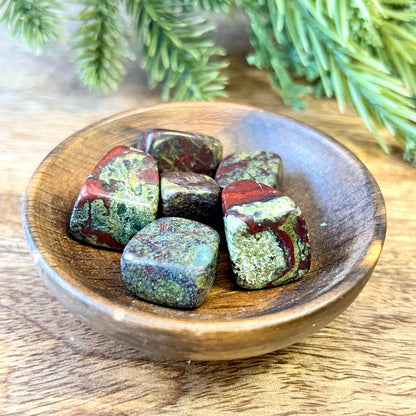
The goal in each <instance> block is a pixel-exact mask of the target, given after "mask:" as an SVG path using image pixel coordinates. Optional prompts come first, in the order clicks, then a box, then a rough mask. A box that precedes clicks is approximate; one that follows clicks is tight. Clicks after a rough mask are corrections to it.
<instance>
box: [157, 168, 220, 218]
mask: <svg viewBox="0 0 416 416" xmlns="http://www.w3.org/2000/svg"><path fill="white" fill-rule="evenodd" d="M160 196H161V203H162V214H163V215H164V216H166V217H183V218H189V219H191V220H195V221H200V222H203V223H206V224H210V225H214V224H215V223H216V222H219V221H220V220H221V221H222V218H221V215H220V213H221V209H220V198H219V197H220V187H219V186H218V184H217V182H215V181H214V179H212V178H211V177H210V176H208V175H202V174H200V173H193V172H165V173H162V174H161V177H160Z"/></svg>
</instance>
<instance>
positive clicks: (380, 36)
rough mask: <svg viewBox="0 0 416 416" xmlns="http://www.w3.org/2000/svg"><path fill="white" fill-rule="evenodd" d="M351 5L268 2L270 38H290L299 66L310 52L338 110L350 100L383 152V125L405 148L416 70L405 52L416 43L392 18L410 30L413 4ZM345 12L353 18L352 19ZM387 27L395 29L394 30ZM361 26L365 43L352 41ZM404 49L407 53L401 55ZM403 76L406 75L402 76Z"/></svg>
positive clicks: (415, 132)
mask: <svg viewBox="0 0 416 416" xmlns="http://www.w3.org/2000/svg"><path fill="white" fill-rule="evenodd" d="M283 3H284V6H282V4H283ZM352 3H353V5H352V6H351V5H350V4H351V3H349V2H347V1H346V0H327V1H326V2H323V1H321V2H316V1H311V0H293V1H289V0H287V1H283V0H269V1H268V8H269V14H270V18H271V21H272V24H273V31H274V38H275V39H276V41H277V43H279V41H281V39H285V38H289V40H290V43H291V45H293V46H292V51H296V54H297V56H298V60H299V62H302V63H303V64H304V65H307V63H308V61H309V59H310V53H311V52H312V53H313V56H314V58H315V59H314V64H316V65H317V68H318V72H319V79H320V81H321V82H322V86H323V89H324V91H325V94H326V95H327V96H328V97H331V96H333V95H335V97H336V98H337V100H338V103H339V106H340V110H341V111H343V110H344V107H345V103H346V102H348V103H350V104H351V105H352V106H353V107H354V108H355V110H356V111H357V112H358V114H359V115H360V116H361V117H362V118H363V120H364V122H365V123H366V125H367V127H368V129H369V130H370V131H371V132H372V133H373V134H374V136H375V137H376V139H377V140H378V142H379V143H380V145H381V146H382V148H383V149H384V150H385V151H388V148H387V146H386V144H385V142H384V140H383V139H382V137H381V135H380V130H382V129H384V128H387V129H388V130H389V131H390V132H391V134H393V135H394V136H395V137H396V138H397V139H398V141H399V143H401V144H402V145H403V146H406V142H407V141H410V143H413V138H414V137H416V127H415V122H416V108H415V101H414V95H413V93H414V90H413V87H412V85H415V84H414V82H415V74H416V72H415V71H414V67H413V62H412V60H413V59H414V58H413V56H416V55H413V56H411V55H410V53H413V50H414V48H415V45H414V44H413V45H412V46H411V45H410V44H408V42H407V41H409V42H410V40H411V39H412V38H413V39H415V40H416V34H415V36H414V35H413V32H412V31H411V30H410V27H409V28H408V29H409V32H404V31H403V30H399V28H400V25H399V22H395V23H393V22H392V20H393V19H397V18H399V17H400V18H401V19H404V21H402V22H400V23H401V24H403V23H404V22H408V24H409V25H410V26H411V27H413V31H414V24H415V20H414V6H410V7H408V6H407V4H408V3H407V2H405V3H406V5H401V4H400V3H403V2H400V1H396V2H394V5H391V4H388V5H386V4H384V5H383V4H381V2H377V0H373V2H372V3H371V4H372V8H370V7H371V6H367V3H366V2H363V1H361V0H353V1H352ZM385 3H391V2H389V1H387V2H385ZM347 5H349V6H348V8H347ZM347 10H348V11H349V12H350V13H356V14H357V16H356V17H355V18H352V17H351V16H349V15H348V12H347ZM406 12H408V13H406ZM386 16H390V17H386ZM386 19H387V22H388V24H387V27H384V24H385V23H386ZM412 25H413V26H412ZM392 27H395V28H396V30H395V31H393V32H391V30H392ZM360 30H361V31H362V30H367V31H370V34H369V36H365V37H364V38H365V39H366V42H357V39H358V40H362V39H363V36H362V35H361V36H359V35H358V33H360ZM406 37H407V39H406ZM407 47H408V48H409V52H410V53H406V52H407V51H406V48H407ZM392 54H397V55H398V56H401V57H402V58H403V59H402V61H398V60H392V59H391V58H390V59H388V58H389V56H391V55H392ZM403 62H405V63H403ZM400 65H401V66H400ZM412 71H413V72H412ZM403 74H406V76H407V78H405V77H401V75H403ZM282 87H283V88H284V85H282ZM412 149H413V147H408V148H407V152H406V158H408V159H409V160H410V161H412V162H413V163H415V162H416V158H415V155H414V154H412Z"/></svg>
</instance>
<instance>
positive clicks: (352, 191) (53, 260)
mask: <svg viewBox="0 0 416 416" xmlns="http://www.w3.org/2000/svg"><path fill="white" fill-rule="evenodd" d="M150 127H161V128H169V129H174V130H185V131H192V132H197V133H203V134H209V135H212V136H215V137H217V138H219V139H220V140H221V141H222V142H223V145H224V155H228V154H230V153H232V152H235V151H241V150H255V149H257V150H271V151H274V152H276V153H278V154H280V155H281V157H282V160H283V164H284V169H285V178H284V185H283V191H284V192H285V193H286V194H288V195H289V196H291V197H292V198H293V199H294V200H295V201H296V202H297V203H298V205H299V206H300V207H301V209H302V211H303V213H304V215H305V218H306V221H307V223H308V226H309V231H310V238H311V248H312V266H311V270H310V272H309V273H308V274H307V275H306V276H305V277H304V278H302V279H301V280H300V281H298V282H295V283H291V284H288V285H285V286H282V287H278V288H273V289H265V290H259V291H246V290H242V289H239V288H238V287H236V286H235V283H234V279H233V275H232V271H231V268H230V264H229V260H228V257H227V251H226V250H225V249H224V248H223V249H222V251H221V255H220V262H219V265H218V273H217V279H216V281H215V283H214V287H213V289H212V291H211V293H210V294H209V296H208V299H207V300H206V302H205V303H204V304H203V305H202V306H200V307H199V308H198V309H196V310H193V311H184V310H175V309H170V308H166V307H163V306H158V305H154V304H151V303H147V302H145V301H141V300H139V299H137V298H135V297H134V296H133V295H132V294H131V293H130V292H129V291H128V290H127V289H126V288H125V286H124V284H123V281H122V277H121V274H120V265H119V262H120V253H116V252H112V251H108V250H103V249H97V248H93V247H89V246H86V245H83V244H80V243H78V242H77V241H74V240H73V239H72V238H71V237H70V236H69V234H68V222H69V216H70V213H71V211H72V207H73V204H74V201H75V198H76V197H77V195H78V192H79V190H80V188H81V186H82V184H83V182H84V180H85V178H86V177H87V175H88V174H89V173H90V172H91V170H92V169H93V168H94V166H95V165H96V163H97V162H98V161H99V160H100V159H101V157H102V156H103V155H104V154H105V153H107V151H108V150H110V149H111V148H112V147H113V146H116V145H120V144H127V145H135V143H136V140H137V136H138V130H139V129H142V128H150ZM23 216H24V228H25V232H26V236H27V239H28V241H29V244H30V247H31V250H32V253H33V257H34V260H35V262H36V264H37V266H38V267H39V270H40V273H41V275H42V277H43V279H44V281H45V283H46V285H47V286H48V288H49V289H50V290H51V292H52V293H53V294H54V295H55V296H56V298H57V299H58V300H59V301H60V302H61V303H62V304H63V305H64V306H65V307H66V308H67V309H69V310H70V311H71V312H73V313H74V314H76V315H78V316H79V317H81V318H82V319H83V320H84V321H85V322H86V323H87V324H88V325H89V326H90V327H92V328H94V329H95V330H97V331H98V332H101V333H103V334H105V335H108V336H110V337H112V338H114V339H116V340H118V341H120V342H123V343H126V344H129V345H131V346H133V347H136V348H138V349H141V350H143V351H145V352H147V353H150V354H151V355H152V356H155V355H156V356H158V357H165V358H169V359H186V360H223V359H235V358H243V357H250V356H254V355H260V354H264V353H267V352H270V351H274V350H277V349H279V348H283V347H286V346H288V345H290V344H292V343H295V342H297V341H299V340H301V339H302V338H304V337H306V336H308V335H310V334H312V333H313V332H314V331H316V330H318V329H319V328H321V327H322V326H324V325H326V324H327V323H328V322H330V321H331V320H332V319H334V318H335V317H336V316H337V315H339V314H340V313H341V312H342V311H344V310H345V309H346V308H347V307H348V306H349V305H350V304H351V302H352V301H353V300H354V299H355V297H356V296H357V295H358V294H359V292H360V291H361V290H362V288H363V287H364V285H365V283H366V282H367V280H368V278H369V276H370V274H371V272H372V271H373V269H374V266H375V264H376V262H377V259H378V257H379V255H380V252H381V249H382V245H383V241H384V237H385V229H386V217H385V206H384V201H383V197H382V195H381V193H380V190H379V188H378V186H377V184H376V182H375V180H374V179H373V177H372V176H371V174H370V173H369V171H368V170H367V169H366V167H365V166H364V165H363V164H362V163H361V162H360V161H359V160H358V159H357V158H356V157H355V156H354V155H353V154H352V153H351V152H350V151H348V150H347V149H346V148H344V147H343V146H342V145H340V144H339V143H337V142H336V141H335V140H334V139H332V138H330V137H328V136H327V135H325V134H323V133H322V132H320V131H317V130H315V129H312V128H310V127H308V126H305V125H303V124H300V123H297V122H295V121H293V120H290V119H287V118H284V117H281V116H278V115H275V114H270V113H267V112H264V111H261V110H259V109H255V108H251V107H245V106H241V105H235V104H227V103H207V102H199V103H172V104H163V105H157V106H153V107H149V108H139V109H136V110H132V111H128V112H125V113H121V114H117V115H115V116H113V117H110V118H107V119H105V120H103V121H101V122H98V123H96V124H94V125H92V126H89V127H86V128H85V129H83V130H81V131H79V132H77V133H75V134H74V135H72V136H71V137H69V138H68V139H66V140H65V141H64V142H62V143H61V144H60V145H59V146H58V147H56V148H55V149H54V150H53V151H52V152H51V153H50V154H49V156H47V157H46V159H45V160H44V161H43V162H42V163H41V165H40V166H39V168H38V169H37V170H36V172H35V173H34V175H33V177H32V179H31V182H30V184H29V187H28V189H27V194H26V199H25V204H24V213H23Z"/></svg>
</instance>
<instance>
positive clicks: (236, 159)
mask: <svg viewBox="0 0 416 416" xmlns="http://www.w3.org/2000/svg"><path fill="white" fill-rule="evenodd" d="M243 179H249V180H252V181H256V182H259V183H263V184H265V185H268V186H271V187H272V188H276V189H279V187H280V186H281V184H282V180H283V164H282V160H281V158H280V156H279V155H277V154H276V153H273V152H265V151H252V152H240V153H234V154H232V155H230V156H228V157H226V158H224V159H223V160H222V161H221V162H220V164H219V165H218V169H217V172H216V174H215V180H216V181H217V182H218V185H220V187H221V188H225V187H226V186H227V185H228V184H230V183H232V182H235V181H239V180H243Z"/></svg>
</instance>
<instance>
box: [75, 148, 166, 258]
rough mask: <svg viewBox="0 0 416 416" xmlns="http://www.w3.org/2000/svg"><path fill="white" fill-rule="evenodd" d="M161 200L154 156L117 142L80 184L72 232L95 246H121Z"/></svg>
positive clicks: (149, 217)
mask: <svg viewBox="0 0 416 416" xmlns="http://www.w3.org/2000/svg"><path fill="white" fill-rule="evenodd" d="M158 201H159V174H158V171H157V166H156V162H155V161H154V159H153V158H152V156H150V155H149V154H147V153H145V152H143V151H141V150H137V149H134V148H130V147H127V146H117V147H115V148H113V149H112V150H110V152H108V153H107V154H106V155H105V156H104V157H103V159H101V161H100V162H99V163H98V164H97V166H96V167H95V168H94V170H93V171H92V173H91V174H90V175H89V176H88V178H87V180H86V181H85V183H84V185H83V187H82V188H81V191H80V193H79V195H78V198H77V200H76V202H75V205H74V209H73V211H72V215H71V220H70V226H69V228H70V233H71V235H72V236H73V237H74V238H75V239H77V240H79V241H82V242H85V243H88V244H92V245H94V246H99V247H105V248H112V249H116V250H122V249H123V247H124V246H125V245H126V244H127V242H128V241H129V240H130V238H131V237H133V235H134V234H136V233H137V231H139V230H140V229H141V228H143V227H144V226H145V225H147V224H148V223H149V222H151V221H153V220H154V219H155V218H156V213H157V208H158Z"/></svg>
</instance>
